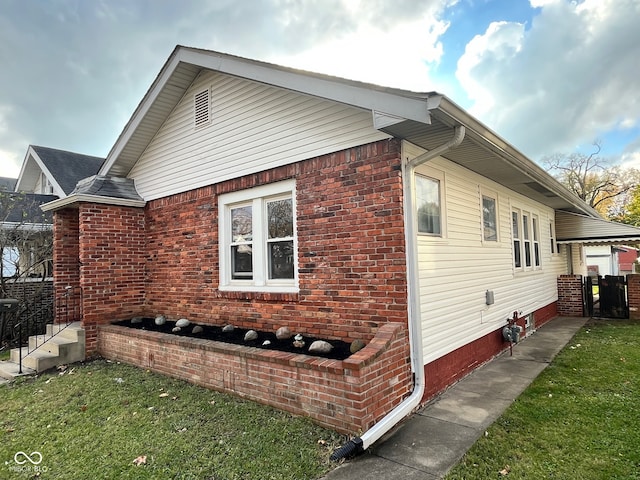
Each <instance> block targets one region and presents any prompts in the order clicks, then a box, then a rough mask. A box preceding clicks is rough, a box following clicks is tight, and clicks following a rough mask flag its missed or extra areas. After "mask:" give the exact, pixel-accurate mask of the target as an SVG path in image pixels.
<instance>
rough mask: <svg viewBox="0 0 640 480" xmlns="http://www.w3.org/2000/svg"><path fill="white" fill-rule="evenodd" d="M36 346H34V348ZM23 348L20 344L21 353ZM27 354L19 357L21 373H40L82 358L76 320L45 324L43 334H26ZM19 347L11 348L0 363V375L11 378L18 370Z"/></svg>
mask: <svg viewBox="0 0 640 480" xmlns="http://www.w3.org/2000/svg"><path fill="white" fill-rule="evenodd" d="M36 347H37V349H36ZM26 351H27V348H26V347H22V353H23V355H24V354H26ZM29 351H31V353H29V354H28V355H26V356H24V357H23V358H22V372H23V375H24V374H25V371H28V372H29V373H40V372H43V371H45V370H48V369H50V368H53V367H56V366H58V365H64V364H67V363H74V362H80V361H82V360H84V354H85V336H84V329H83V328H82V326H81V325H80V322H74V323H72V324H70V325H69V326H67V327H64V326H61V325H47V332H46V333H45V334H44V335H34V336H32V337H29ZM19 362H20V349H19V348H13V349H12V350H11V357H10V359H9V361H8V362H0V377H3V378H6V379H8V380H12V379H13V378H15V376H16V375H17V372H18V364H19Z"/></svg>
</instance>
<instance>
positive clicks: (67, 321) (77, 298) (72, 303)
mask: <svg viewBox="0 0 640 480" xmlns="http://www.w3.org/2000/svg"><path fill="white" fill-rule="evenodd" d="M73 290H74V288H73V287H72V286H67V287H65V293H64V294H63V296H62V300H63V301H62V302H60V301H56V302H55V310H56V315H55V317H53V318H51V319H50V320H47V321H45V323H44V324H43V325H44V327H45V329H44V332H42V333H40V332H39V330H40V331H41V329H39V328H38V325H37V324H38V321H37V317H41V316H42V312H41V311H36V312H33V313H31V315H30V316H29V317H27V318H26V319H23V320H20V321H19V322H17V323H16V324H15V325H14V326H13V328H14V329H16V328H17V329H18V348H19V362H18V373H20V374H21V373H22V360H23V358H24V357H26V356H27V355H29V354H31V353H33V352H34V351H36V350H37V349H39V348H40V347H42V346H43V345H44V344H45V343H47V341H49V340H51V339H52V338H53V337H55V336H56V335H59V334H60V332H62V331H63V330H64V329H66V328H67V327H68V326H69V325H71V324H72V323H73V322H76V321H78V320H80V305H81V304H82V302H81V300H82V299H81V294H82V292H81V291H80V292H79V293H78V294H77V295H74V294H73ZM56 300H58V298H56ZM34 318H36V321H35V324H36V326H35V329H34V328H33V323H34V322H33V319H34ZM23 323H24V324H25V326H26V327H27V332H32V331H35V335H31V336H35V345H34V347H33V348H31V346H30V344H29V343H27V346H26V350H27V351H26V354H24V355H23V353H22V350H23V348H25V347H23V326H22V325H23ZM49 324H50V325H52V329H51V335H50V336H47V335H46V326H47V325H49ZM53 325H57V326H58V328H57V331H55V332H54V331H53ZM40 335H43V336H44V338H43V339H42V343H39V336H40Z"/></svg>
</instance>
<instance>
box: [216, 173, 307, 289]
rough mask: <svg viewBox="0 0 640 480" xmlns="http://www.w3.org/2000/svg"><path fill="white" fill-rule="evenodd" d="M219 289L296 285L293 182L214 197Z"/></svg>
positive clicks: (284, 287) (294, 287)
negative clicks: (217, 217) (216, 211)
mask: <svg viewBox="0 0 640 480" xmlns="http://www.w3.org/2000/svg"><path fill="white" fill-rule="evenodd" d="M218 206H219V212H220V218H219V238H220V289H221V290H238V291H267V292H269V291H277V292H294V291H297V269H296V262H297V254H296V235H295V182H294V181H293V180H290V181H284V182H278V183H274V184H269V185H264V186H260V187H256V188H251V189H248V190H242V191H239V192H233V193H227V194H223V195H220V197H219V205H218Z"/></svg>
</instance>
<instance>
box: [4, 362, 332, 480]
mask: <svg viewBox="0 0 640 480" xmlns="http://www.w3.org/2000/svg"><path fill="white" fill-rule="evenodd" d="M343 441H344V438H341V437H340V436H339V435H338V434H336V433H334V432H332V431H328V430H325V429H323V428H320V427H318V426H316V425H314V424H313V423H311V422H310V421H309V420H308V419H305V418H300V417H294V416H292V415H290V414H287V413H283V412H281V411H278V410H275V409H272V408H269V407H266V406H262V405H258V404H256V403H253V402H249V401H243V400H240V399H237V398H235V397H231V396H229V395H225V394H221V393H217V392H213V391H210V390H207V389H204V388H200V387H196V386H194V385H191V384H188V383H186V382H182V381H179V380H174V379H171V378H167V377H164V376H161V375H156V374H154V373H150V372H148V371H147V372H145V371H144V370H141V369H137V368H134V367H131V366H128V365H122V364H117V363H110V362H107V361H104V360H98V361H94V362H89V363H87V364H84V365H72V366H70V367H69V368H68V369H67V370H65V371H64V372H57V371H56V372H52V373H47V374H43V375H40V376H38V377H37V378H23V379H19V380H17V381H16V382H14V383H13V384H9V385H2V386H0V479H16V478H43V479H65V480H68V479H81V480H86V479H88V478H96V479H98V478H100V479H154V480H155V479H198V480H203V479H212V480H213V479H215V480H226V479H246V480H249V479H260V480H268V479H295V480H303V479H315V478H318V477H320V476H322V474H323V473H324V472H326V471H327V470H329V469H331V468H332V466H334V465H331V463H330V461H329V460H328V457H329V455H330V454H331V452H332V451H333V449H334V448H335V447H337V446H339V445H341V444H342V442H343ZM19 452H23V453H19ZM38 454H40V455H41V457H39V456H38ZM27 456H28V457H29V458H30V459H31V460H33V461H35V462H36V463H37V461H38V460H39V459H40V458H41V462H40V463H38V464H37V465H35V464H33V463H31V461H30V460H29V459H27V458H26V457H27Z"/></svg>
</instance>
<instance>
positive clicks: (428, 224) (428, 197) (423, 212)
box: [415, 175, 444, 237]
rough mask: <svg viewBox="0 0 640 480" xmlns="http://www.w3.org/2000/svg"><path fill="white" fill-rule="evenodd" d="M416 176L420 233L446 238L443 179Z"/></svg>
mask: <svg viewBox="0 0 640 480" xmlns="http://www.w3.org/2000/svg"><path fill="white" fill-rule="evenodd" d="M438 177H439V176H437V175H433V176H431V175H429V176H427V175H416V176H415V180H416V207H417V209H418V211H417V219H418V233H424V234H427V235H432V236H434V237H443V236H444V214H443V210H444V209H443V205H442V184H443V177H440V178H438Z"/></svg>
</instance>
